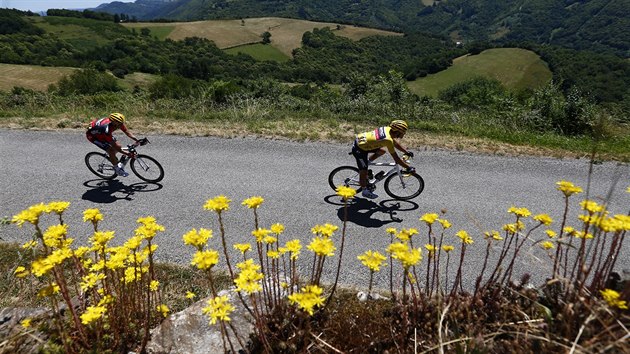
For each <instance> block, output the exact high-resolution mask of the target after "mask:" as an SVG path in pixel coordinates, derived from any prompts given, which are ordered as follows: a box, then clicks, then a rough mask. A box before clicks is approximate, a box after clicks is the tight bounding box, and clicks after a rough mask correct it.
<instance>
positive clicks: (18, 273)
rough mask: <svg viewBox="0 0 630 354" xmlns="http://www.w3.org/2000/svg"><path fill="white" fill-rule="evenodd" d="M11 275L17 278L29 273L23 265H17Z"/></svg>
mask: <svg viewBox="0 0 630 354" xmlns="http://www.w3.org/2000/svg"><path fill="white" fill-rule="evenodd" d="M13 275H15V276H16V277H18V278H24V277H26V276H27V275H29V272H28V270H27V269H26V268H25V267H22V266H18V267H17V268H15V270H14V271H13Z"/></svg>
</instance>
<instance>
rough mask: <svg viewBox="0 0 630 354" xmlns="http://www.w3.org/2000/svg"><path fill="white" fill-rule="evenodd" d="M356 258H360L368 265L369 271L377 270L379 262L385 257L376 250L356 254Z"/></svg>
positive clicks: (379, 265)
mask: <svg viewBox="0 0 630 354" xmlns="http://www.w3.org/2000/svg"><path fill="white" fill-rule="evenodd" d="M357 259H358V260H360V261H361V263H363V265H364V266H366V267H368V268H369V269H370V271H372V272H378V271H379V270H380V269H381V268H380V267H381V264H382V263H383V261H384V260H385V259H386V258H385V256H383V255H382V254H380V253H378V252H372V251H367V252H365V253H364V254H362V255H360V256H357ZM383 265H384V264H383Z"/></svg>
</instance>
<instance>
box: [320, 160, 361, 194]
mask: <svg viewBox="0 0 630 354" xmlns="http://www.w3.org/2000/svg"><path fill="white" fill-rule="evenodd" d="M328 184H329V185H330V188H332V189H333V190H335V191H336V190H337V187H339V186H346V187H352V188H356V189H359V187H361V185H360V184H359V169H358V168H356V167H352V166H341V167H337V168H335V169H334V170H332V172H330V174H329V175H328Z"/></svg>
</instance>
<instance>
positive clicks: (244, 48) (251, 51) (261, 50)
mask: <svg viewBox="0 0 630 354" xmlns="http://www.w3.org/2000/svg"><path fill="white" fill-rule="evenodd" d="M225 52H226V53H228V54H232V55H236V54H239V53H243V54H247V55H249V56H251V57H253V58H254V59H256V60H261V61H262V60H272V61H277V62H284V61H288V60H290V59H291V58H290V57H288V56H287V55H286V54H284V53H282V52H281V51H279V50H278V49H276V48H275V47H273V46H271V45H266V44H262V43H254V44H245V45H240V46H238V47H234V48H227V49H225Z"/></svg>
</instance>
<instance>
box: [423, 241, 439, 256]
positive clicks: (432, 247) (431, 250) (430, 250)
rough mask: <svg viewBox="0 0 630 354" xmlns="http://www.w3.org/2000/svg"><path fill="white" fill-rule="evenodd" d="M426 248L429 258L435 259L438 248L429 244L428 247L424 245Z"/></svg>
mask: <svg viewBox="0 0 630 354" xmlns="http://www.w3.org/2000/svg"><path fill="white" fill-rule="evenodd" d="M424 248H426V249H427V251H429V257H433V255H434V254H435V251H436V250H437V247H435V246H434V245H432V244H430V243H427V244H426V245H424Z"/></svg>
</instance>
